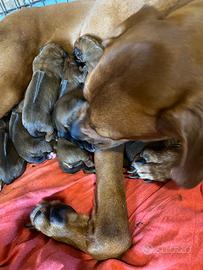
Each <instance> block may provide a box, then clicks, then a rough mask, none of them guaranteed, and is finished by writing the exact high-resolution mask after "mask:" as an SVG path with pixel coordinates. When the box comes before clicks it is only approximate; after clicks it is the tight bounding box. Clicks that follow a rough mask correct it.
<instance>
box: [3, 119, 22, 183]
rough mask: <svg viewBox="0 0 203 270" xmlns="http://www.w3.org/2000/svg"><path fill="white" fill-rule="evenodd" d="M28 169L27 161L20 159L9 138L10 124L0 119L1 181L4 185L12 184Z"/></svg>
mask: <svg viewBox="0 0 203 270" xmlns="http://www.w3.org/2000/svg"><path fill="white" fill-rule="evenodd" d="M25 168H26V161H25V160H23V159H22V157H20V156H19V155H18V153H17V151H16V149H15V147H14V145H13V143H12V141H11V139H10V138H9V133H8V124H7V123H6V122H5V121H4V120H2V119H0V180H1V188H2V182H3V183H4V184H10V183H12V182H13V181H14V180H15V179H16V178H18V177H19V176H21V175H22V174H23V173H24V171H25Z"/></svg>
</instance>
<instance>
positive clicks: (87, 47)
mask: <svg viewBox="0 0 203 270" xmlns="http://www.w3.org/2000/svg"><path fill="white" fill-rule="evenodd" d="M102 54H103V47H102V45H101V44H100V42H99V41H97V40H96V39H95V38H94V37H91V36H89V35H84V36H82V37H80V38H79V39H78V40H77V41H76V42H75V46H74V49H73V53H72V55H70V54H68V53H67V52H65V51H64V50H63V48H61V47H60V46H59V45H57V44H55V43H48V44H45V46H44V47H42V48H41V50H40V52H39V54H38V55H37V56H36V57H35V59H34V61H33V76H32V79H31V81H30V83H29V85H28V87H27V90H26V93H25V96H24V99H23V100H22V101H21V102H20V103H19V104H18V105H17V106H16V107H15V108H13V109H12V111H11V112H10V114H9V115H8V116H6V117H5V119H0V153H1V156H0V189H1V188H2V187H3V185H4V184H10V183H12V181H14V180H15V179H16V178H18V177H19V176H20V175H22V174H23V173H24V171H25V169H26V164H27V163H41V162H44V161H46V160H48V159H52V158H55V157H57V158H58V162H59V166H60V167H61V169H62V170H63V171H64V172H67V173H71V174H72V173H76V172H78V171H79V170H83V171H84V172H86V173H95V167H94V151H95V147H94V145H92V144H90V143H88V142H86V141H80V140H76V139H74V138H72V137H71V133H70V129H71V126H72V125H73V124H74V123H75V121H76V120H77V119H78V118H79V115H80V109H81V107H82V104H83V103H84V102H85V99H84V97H83V87H84V83H85V80H86V78H87V76H88V73H90V72H91V71H92V70H93V69H94V68H95V66H96V65H97V63H98V61H99V59H100V58H101V57H102ZM138 145H139V147H138ZM144 146H145V144H144V143H141V142H129V143H127V144H126V146H125V160H124V167H128V168H129V167H130V166H131V163H132V162H133V158H135V156H137V155H139V153H140V152H141V151H142V150H143V148H144ZM133 176H134V177H135V176H136V173H135V174H134V175H133Z"/></svg>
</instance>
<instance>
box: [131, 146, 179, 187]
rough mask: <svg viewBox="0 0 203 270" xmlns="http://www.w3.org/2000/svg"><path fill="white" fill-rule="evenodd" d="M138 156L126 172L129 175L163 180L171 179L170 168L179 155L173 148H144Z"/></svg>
mask: <svg viewBox="0 0 203 270" xmlns="http://www.w3.org/2000/svg"><path fill="white" fill-rule="evenodd" d="M140 157H141V158H142V162H141V161H140ZM140 157H139V158H135V159H134V161H133V162H132V164H131V170H130V171H129V172H128V173H129V175H130V176H129V177H130V178H142V179H145V180H150V181H158V182H164V181H165V180H167V179H171V169H172V168H173V167H174V165H175V164H176V163H177V161H178V160H179V157H180V155H179V153H178V151H175V150H162V151H155V150H152V149H145V150H144V151H142V153H141V154H140Z"/></svg>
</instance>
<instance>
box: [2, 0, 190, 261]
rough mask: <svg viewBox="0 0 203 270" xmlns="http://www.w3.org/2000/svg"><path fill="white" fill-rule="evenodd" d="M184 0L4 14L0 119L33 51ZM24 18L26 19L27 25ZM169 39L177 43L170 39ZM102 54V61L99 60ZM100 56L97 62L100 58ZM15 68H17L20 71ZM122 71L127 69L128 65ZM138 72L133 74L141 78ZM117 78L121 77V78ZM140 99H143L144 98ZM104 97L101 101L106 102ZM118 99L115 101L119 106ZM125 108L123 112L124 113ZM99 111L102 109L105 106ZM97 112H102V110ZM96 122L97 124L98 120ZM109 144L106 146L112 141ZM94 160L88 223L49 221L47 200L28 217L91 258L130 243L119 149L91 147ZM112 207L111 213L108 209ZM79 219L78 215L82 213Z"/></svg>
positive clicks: (116, 252)
mask: <svg viewBox="0 0 203 270" xmlns="http://www.w3.org/2000/svg"><path fill="white" fill-rule="evenodd" d="M185 2H189V1H188V0H183V1H179V0H168V1H165V0H149V1H142V0H139V1H134V0H126V1H123V0H116V1H115V0H109V1H106V0H96V1H91V0H90V1H81V2H80V1H78V2H74V3H70V4H61V5H58V6H48V7H45V8H39V9H38V8H33V9H22V10H21V11H19V12H17V13H14V14H12V15H9V16H7V18H6V19H4V20H3V22H1V23H0V24H1V32H0V35H1V39H0V48H2V49H1V50H0V62H1V65H0V90H1V91H2V92H1V107H0V117H2V116H3V115H4V114H5V113H6V112H8V111H9V110H10V109H11V108H12V107H13V106H14V105H15V104H17V103H18V102H19V101H20V100H21V99H22V98H23V93H24V91H25V89H26V87H27V85H28V83H29V80H30V79H31V74H32V72H31V65H32V61H33V59H34V57H35V55H36V54H37V52H38V49H39V48H40V47H41V46H42V45H44V44H45V43H47V42H55V43H57V44H59V45H60V46H62V47H63V48H64V49H65V50H66V51H69V52H70V51H71V50H72V48H73V44H74V42H75V40H76V39H77V38H78V37H79V36H80V35H83V34H86V33H88V34H92V35H94V36H99V37H100V38H101V39H104V38H106V37H108V36H110V35H111V34H110V33H111V31H112V30H113V29H114V28H115V27H116V26H117V25H118V24H119V23H121V22H123V21H125V20H126V19H127V18H128V17H129V16H130V15H132V14H133V13H135V12H137V11H138V10H139V8H141V7H142V6H143V4H147V3H150V5H154V6H156V7H158V8H159V10H161V11H163V13H167V12H168V11H169V10H171V9H173V8H175V7H177V6H180V5H183V4H184V3H185ZM28 18H29V23H27V19H28ZM56 25H57V27H56ZM152 32H153V33H156V30H155V31H154V29H153V31H152ZM22 33H23V35H22ZM118 34H119V33H117V35H118ZM150 34H152V33H150ZM147 35H148V33H146V35H145V37H147ZM189 36H190V35H189ZM114 37H115V39H119V35H118V36H117V38H116V35H114ZM118 43H119V42H118ZM175 43H176V44H177V42H176V41H175ZM118 47H119V45H118ZM127 51H128V48H127ZM106 53H107V55H108V51H107V50H106V51H105V53H104V56H105V55H106ZM129 54H130V57H129V55H127V56H126V57H124V60H123V61H122V62H120V61H118V62H119V64H120V66H123V68H124V70H125V65H123V64H124V63H125V64H126V65H127V64H128V63H132V62H133V61H134V60H135V59H134V58H133V61H126V59H131V56H132V54H131V52H129ZM104 56H103V57H102V59H104ZM105 58H106V57H105ZM102 59H101V61H103V60H102ZM111 59H117V55H115V57H114V55H113V54H112V57H111ZM16 67H18V70H20V71H21V72H20V73H19V72H18V70H17V69H16ZM108 67H109V69H112V73H114V71H115V68H116V69H117V66H114V65H112V66H108ZM175 69H176V68H175ZM126 70H128V68H127V69H126ZM106 71H108V69H107V70H106ZM97 74H98V76H101V78H100V79H102V77H103V74H102V73H100V72H98V73H97ZM122 74H123V73H122ZM95 75H96V73H95ZM115 75H117V74H115ZM129 75H130V77H127V79H126V78H125V80H124V82H123V86H126V87H127V86H129V84H130V83H131V80H129V78H135V77H137V76H135V74H129ZM142 75H143V73H142V74H141V76H139V78H141V77H142ZM98 76H97V75H96V77H97V79H99V78H98ZM105 76H106V74H105ZM90 77H91V76H90ZM90 77H89V84H90V81H91V80H92V79H93V77H91V78H90ZM182 77H183V76H181V78H182ZM114 78H115V76H112V77H111V80H114ZM94 79H96V78H94ZM120 79H122V77H121V78H120ZM111 80H110V81H111ZM114 82H115V80H114ZM126 82H128V84H126ZM93 86H94V81H92V89H94V87H93ZM95 86H96V85H95ZM108 86H109V87H111V88H112V89H116V85H115V84H114V83H112V84H109V85H108ZM98 90H99V89H98ZM116 91H117V89H116ZM95 93H96V91H95ZM117 94H118V95H116V99H114V98H113V99H114V100H113V102H112V104H114V106H116V104H117V103H116V102H115V101H116V100H117V99H120V100H122V102H123V98H122V99H121V98H120V97H122V95H121V96H120V92H117ZM122 94H123V93H122ZM110 96H111V95H110ZM130 98H131V96H129V95H127V97H126V99H124V101H126V102H124V103H125V104H126V107H128V105H127V103H128V100H129V99H130ZM156 98H157V96H156ZM144 100H146V98H145V99H144ZM104 101H105V102H106V100H104ZM122 102H119V103H120V104H121V103H122ZM91 103H92V102H91ZM120 104H119V105H120ZM91 105H92V104H91ZM130 106H131V105H130V104H129V107H130ZM87 107H88V106H87ZM126 107H125V109H126ZM148 108H149V107H148ZM110 109H111V108H110ZM125 109H124V110H123V111H124V112H125V113H127V112H126V111H125ZM93 110H94V109H93ZM119 110H120V106H118V110H117V111H119ZM144 111H145V110H144ZM103 112H105V113H106V112H107V110H106V107H105V108H104V110H103ZM103 112H102V114H104V113H103ZM109 113H110V110H109ZM130 116H131V114H130V113H127V118H128V117H130ZM139 116H140V114H138V115H136V117H134V115H132V117H130V118H129V119H128V120H129V121H130V119H131V120H134V119H139V122H136V123H135V124H134V126H135V127H136V128H138V130H137V131H139V130H140V125H139V124H140V123H141V127H142V128H143V123H145V119H143V117H139ZM119 117H120V115H119V114H118V115H117V117H115V118H114V119H113V121H114V124H115V123H117V124H118V125H124V123H125V122H126V119H127V118H126V117H124V118H125V119H124V121H123V117H121V119H119V121H117V119H118V118H119ZM98 123H99V124H100V125H102V123H101V122H100V121H99V122H98ZM132 123H133V121H132V122H131V124H130V128H129V126H128V125H127V122H126V126H124V128H126V132H127V131H130V130H131V128H132ZM113 128H114V126H113ZM91 134H92V131H91ZM94 134H95V137H97V138H98V135H97V133H96V132H95V133H94ZM152 137H153V136H152ZM152 137H151V136H149V137H148V138H149V139H151V138H152ZM107 141H108V142H109V141H110V140H109V138H107V139H106V142H107ZM109 145H112V141H111V142H110V143H109ZM95 163H96V169H97V193H96V195H97V198H96V200H95V202H96V203H95V204H96V205H95V208H94V211H93V213H92V219H91V220H90V221H91V222H89V220H88V221H87V219H88V218H86V219H84V222H83V223H82V224H83V225H82V224H81V219H77V218H76V219H74V220H75V222H74V221H73V219H71V218H70V220H69V219H68V215H67V214H68V213H67V211H64V212H63V213H64V219H63V220H62V223H60V224H59V223H58V224H56V223H55V224H54V222H50V223H49V220H48V219H47V216H45V215H44V214H43V213H45V212H46V211H44V210H45V208H46V207H47V209H49V204H48V205H46V206H44V205H42V206H39V207H37V208H36V209H35V212H34V213H35V214H36V215H35V214H34V215H32V222H33V225H36V228H37V229H38V230H41V231H42V232H43V233H45V234H47V235H49V236H52V237H53V238H55V239H57V240H59V241H63V242H65V243H69V244H72V245H74V246H76V247H78V248H80V249H82V250H83V251H85V252H88V253H89V254H91V255H92V256H93V257H94V258H97V259H105V258H112V257H118V256H120V255H121V254H122V253H123V252H124V251H125V250H126V249H127V248H128V247H129V245H130V237H129V231H128V222H127V210H126V204H125V194H124V186H123V177H122V163H123V149H113V150H104V151H97V152H96V153H95ZM52 207H56V209H57V210H58V211H59V207H57V206H56V205H55V206H52ZM112 208H113V209H114V211H112ZM40 209H42V211H40ZM69 213H70V211H69ZM37 214H39V215H37ZM73 217H74V216H73ZM76 217H78V218H79V216H78V215H76ZM107 217H108V219H107ZM81 218H82V219H83V218H84V217H81ZM79 220H80V221H79ZM38 221H41V222H38ZM72 221H73V222H72ZM78 221H79V222H78ZM80 225H81V226H80ZM56 226H60V228H59V227H57V228H56Z"/></svg>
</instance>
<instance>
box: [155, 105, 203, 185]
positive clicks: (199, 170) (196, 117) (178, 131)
mask: <svg viewBox="0 0 203 270" xmlns="http://www.w3.org/2000/svg"><path fill="white" fill-rule="evenodd" d="M158 128H159V130H160V131H161V132H162V131H163V133H165V134H166V132H167V133H168V134H166V135H169V136H174V137H176V138H179V139H180V141H181V143H182V156H181V160H180V163H179V165H178V166H177V167H175V168H174V169H172V171H171V176H172V178H173V179H174V180H175V181H176V182H177V184H179V185H180V186H183V187H186V188H191V187H194V186H196V185H197V184H198V183H199V182H201V180H203V110H202V108H201V107H200V106H198V105H196V106H195V107H192V106H191V107H178V108H176V109H173V110H170V111H167V112H165V113H163V114H162V115H161V117H160V119H159V120H158Z"/></svg>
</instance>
